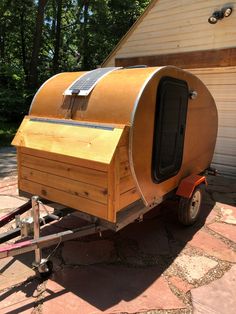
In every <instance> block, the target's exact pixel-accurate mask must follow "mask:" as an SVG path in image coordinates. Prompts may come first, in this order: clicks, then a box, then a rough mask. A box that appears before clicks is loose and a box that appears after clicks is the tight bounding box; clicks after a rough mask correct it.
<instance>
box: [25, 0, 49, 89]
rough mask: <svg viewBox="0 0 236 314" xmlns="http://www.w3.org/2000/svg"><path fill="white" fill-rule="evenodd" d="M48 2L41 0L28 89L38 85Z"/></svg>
mask: <svg viewBox="0 0 236 314" xmlns="http://www.w3.org/2000/svg"><path fill="white" fill-rule="evenodd" d="M47 1H48V0H39V1H38V9H37V15H36V22H35V34H34V39H33V49H32V57H31V60H30V67H29V75H28V87H29V88H35V87H36V86H37V85H38V63H39V52H40V45H41V38H42V30H43V24H44V10H45V6H46V4H47Z"/></svg>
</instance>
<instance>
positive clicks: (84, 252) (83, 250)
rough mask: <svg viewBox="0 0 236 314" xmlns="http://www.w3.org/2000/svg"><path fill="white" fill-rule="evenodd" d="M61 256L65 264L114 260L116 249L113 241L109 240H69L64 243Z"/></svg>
mask: <svg viewBox="0 0 236 314" xmlns="http://www.w3.org/2000/svg"><path fill="white" fill-rule="evenodd" d="M62 257H63V259H64V261H65V263H66V264H72V265H89V264H96V263H102V262H114V261H115V260H116V251H115V248H114V244H113V242H112V241H109V240H98V241H92V242H80V241H69V242H65V244H64V247H63V249H62Z"/></svg>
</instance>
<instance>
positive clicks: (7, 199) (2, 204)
mask: <svg viewBox="0 0 236 314" xmlns="http://www.w3.org/2000/svg"><path fill="white" fill-rule="evenodd" d="M23 204H25V200H23V199H20V198H17V197H13V196H6V195H2V196H0V210H2V209H6V208H12V209H14V208H16V207H18V206H21V205H23Z"/></svg>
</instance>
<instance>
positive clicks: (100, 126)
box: [29, 118, 115, 131]
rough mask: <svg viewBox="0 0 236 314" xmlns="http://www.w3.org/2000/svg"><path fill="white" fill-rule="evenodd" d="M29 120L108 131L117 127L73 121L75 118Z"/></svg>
mask: <svg viewBox="0 0 236 314" xmlns="http://www.w3.org/2000/svg"><path fill="white" fill-rule="evenodd" d="M29 121H31V122H45V123H51V124H62V125H72V126H79V127H84V128H93V129H100V130H106V131H113V130H114V129H115V128H114V127H110V126H105V125H98V124H93V123H84V122H77V121H73V120H59V119H47V118H30V120H29Z"/></svg>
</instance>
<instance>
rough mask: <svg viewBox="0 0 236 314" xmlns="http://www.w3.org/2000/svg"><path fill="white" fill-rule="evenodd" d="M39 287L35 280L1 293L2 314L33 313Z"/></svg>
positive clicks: (0, 306) (0, 311)
mask: <svg viewBox="0 0 236 314" xmlns="http://www.w3.org/2000/svg"><path fill="white" fill-rule="evenodd" d="M37 285H38V281H37V280H33V281H31V282H27V283H24V284H22V285H21V286H19V287H15V288H11V289H9V290H7V291H4V292H2V293H0V314H7V313H9V314H10V313H12V314H13V313H21V314H22V313H24V314H29V313H32V311H33V309H34V305H35V301H36V298H35V296H34V293H35V291H36V289H37Z"/></svg>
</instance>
